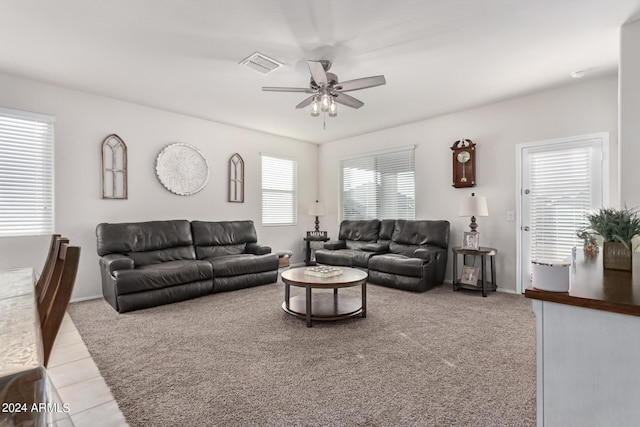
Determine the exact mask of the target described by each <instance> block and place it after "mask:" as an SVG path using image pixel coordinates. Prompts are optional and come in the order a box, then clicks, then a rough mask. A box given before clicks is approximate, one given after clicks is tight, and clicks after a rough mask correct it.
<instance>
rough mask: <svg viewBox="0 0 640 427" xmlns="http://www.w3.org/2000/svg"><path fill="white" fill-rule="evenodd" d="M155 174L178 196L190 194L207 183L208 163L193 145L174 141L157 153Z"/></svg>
mask: <svg viewBox="0 0 640 427" xmlns="http://www.w3.org/2000/svg"><path fill="white" fill-rule="evenodd" d="M156 174H157V175H158V179H159V180H160V183H161V184H162V185H163V186H164V187H165V188H166V189H167V190H169V191H171V192H172V193H175V194H178V195H180V196H191V195H192V194H195V193H197V192H198V191H200V190H202V189H203V188H204V187H205V186H206V185H207V182H208V181H209V163H208V162H207V159H206V158H205V157H204V154H202V153H201V152H200V150H198V149H197V148H196V147H194V146H193V145H189V144H184V143H182V142H176V143H175V144H170V145H167V146H166V147H164V148H163V149H162V150H161V151H160V153H159V154H158V158H157V159H156Z"/></svg>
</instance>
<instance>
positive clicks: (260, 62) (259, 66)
mask: <svg viewBox="0 0 640 427" xmlns="http://www.w3.org/2000/svg"><path fill="white" fill-rule="evenodd" d="M240 65H244V66H245V67H247V68H250V69H252V70H253V71H257V72H258V73H260V74H265V75H266V74H269V73H270V72H272V71H274V70H277V69H278V68H280V67H282V63H280V62H278V61H276V60H275V59H272V58H269V57H268V56H265V55H263V54H261V53H258V52H256V53H253V54H251V55H250V56H249V57H248V58H245V59H243V60H242V61H241V62H240Z"/></svg>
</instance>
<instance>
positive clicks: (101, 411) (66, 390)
mask: <svg viewBox="0 0 640 427" xmlns="http://www.w3.org/2000/svg"><path fill="white" fill-rule="evenodd" d="M47 372H48V373H49V377H50V378H51V381H52V382H53V384H54V386H55V388H56V390H57V392H58V394H59V396H60V400H61V402H62V403H68V404H69V415H70V416H71V421H72V422H73V424H74V425H75V426H76V427H83V426H91V427H122V426H128V424H127V422H126V420H125V418H124V416H123V415H122V412H120V408H118V404H117V403H116V401H115V400H114V399H113V396H112V395H111V390H109V387H108V386H107V383H105V382H104V379H103V378H102V376H101V375H100V372H99V371H98V368H97V367H96V365H95V363H94V362H93V359H92V358H91V355H90V354H89V351H88V350H87V347H86V346H85V344H84V342H83V341H82V337H80V334H79V333H78V330H77V329H76V327H75V325H74V324H73V321H72V320H71V318H70V317H69V314H66V315H65V317H64V320H63V322H62V326H61V327H60V331H59V332H58V336H57V337H56V341H55V344H54V345H53V350H52V351H51V357H50V359H49V366H48V368H47ZM59 425H64V423H60V424H59Z"/></svg>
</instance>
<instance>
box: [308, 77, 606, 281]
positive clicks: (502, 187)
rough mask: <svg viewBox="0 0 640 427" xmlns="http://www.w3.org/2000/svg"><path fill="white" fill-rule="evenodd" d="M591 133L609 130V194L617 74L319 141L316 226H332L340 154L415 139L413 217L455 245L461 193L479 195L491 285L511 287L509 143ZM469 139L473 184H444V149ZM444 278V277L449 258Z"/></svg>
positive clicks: (462, 221)
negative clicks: (322, 207) (434, 224)
mask: <svg viewBox="0 0 640 427" xmlns="http://www.w3.org/2000/svg"><path fill="white" fill-rule="evenodd" d="M596 132H610V142H611V147H610V158H611V159H614V160H613V161H612V162H611V163H612V164H611V175H612V179H611V186H612V192H611V194H617V179H616V177H617V162H616V161H615V159H616V158H617V80H616V78H615V77H608V78H601V79H598V80H594V81H581V82H571V83H570V84H569V85H567V86H564V87H562V88H558V89H554V90H550V91H546V92H541V93H538V94H535V95H530V96H525V97H521V98H517V99H513V100H509V101H505V102H500V103H496V104H492V105H489V106H485V107H481V108H475V109H472V110H467V111H462V112H458V113H455V114H450V115H446V116H442V117H438V118H434V119H430V120H424V121H421V122H417V123H413V124H409V125H405V126H400V127H397V128H392V129H386V130H383V131H380V132H375V133H371V134H368V135H363V136H358V137H354V138H349V139H344V140H340V141H335V142H331V143H328V144H323V145H321V146H320V168H319V171H320V176H321V177H322V180H321V181H320V191H319V193H320V199H321V200H323V201H324V202H325V203H326V207H327V211H328V214H329V215H327V216H325V217H324V219H323V229H327V230H328V231H329V232H330V233H331V235H332V236H336V235H337V232H338V227H339V218H338V208H339V189H340V183H339V176H340V175H339V161H340V159H341V158H342V157H346V156H350V155H354V154H358V153H367V152H371V151H376V150H382V149H389V148H391V147H399V146H404V145H409V144H415V145H416V147H417V148H416V218H417V219H446V220H449V221H450V222H451V236H450V245H451V246H453V245H460V244H461V243H462V232H463V231H466V230H468V224H469V218H460V217H458V216H457V215H458V202H459V199H460V198H461V197H462V196H465V195H469V194H470V193H471V192H475V193H476V194H478V195H484V196H486V197H487V201H488V205H489V214H490V216H489V217H484V218H478V224H479V227H478V231H479V232H480V243H481V245H482V246H490V247H495V248H497V249H498V251H499V253H498V256H497V259H496V264H497V274H498V276H497V282H498V286H499V287H500V288H502V289H504V290H511V291H515V286H516V285H515V275H516V256H515V251H516V226H515V222H507V211H516V198H515V192H516V189H515V182H516V167H515V164H516V157H515V156H516V150H515V146H516V144H519V143H523V142H533V141H539V140H547V139H554V138H561V137H568V136H574V135H583V134H589V133H596ZM463 137H464V138H469V139H471V140H473V141H474V142H475V143H476V144H477V149H476V150H477V156H476V168H477V174H476V179H477V183H478V184H477V186H476V187H473V188H472V189H456V188H453V187H452V186H451V176H452V172H451V163H452V162H451V150H450V148H449V147H451V145H452V144H453V142H454V141H456V140H458V139H460V138H463ZM447 280H451V260H450V259H449V265H448V272H447Z"/></svg>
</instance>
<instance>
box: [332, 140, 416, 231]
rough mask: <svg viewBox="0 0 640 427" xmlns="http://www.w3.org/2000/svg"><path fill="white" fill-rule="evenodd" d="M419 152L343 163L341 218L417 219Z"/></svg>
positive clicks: (388, 153) (383, 154)
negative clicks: (416, 178) (416, 182)
mask: <svg viewBox="0 0 640 427" xmlns="http://www.w3.org/2000/svg"><path fill="white" fill-rule="evenodd" d="M414 153H415V149H414V147H413V146H412V147H410V148H404V149H400V150H395V151H385V152H381V153H372V154H368V155H365V156H361V157H353V158H348V159H344V160H342V161H341V162H340V172H341V176H340V181H341V183H342V188H341V194H342V200H341V203H340V217H341V218H342V219H343V220H344V219H351V220H355V219H376V218H377V219H390V218H392V219H415V204H416V203H415V200H416V197H415V174H414V170H415V155H414Z"/></svg>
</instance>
